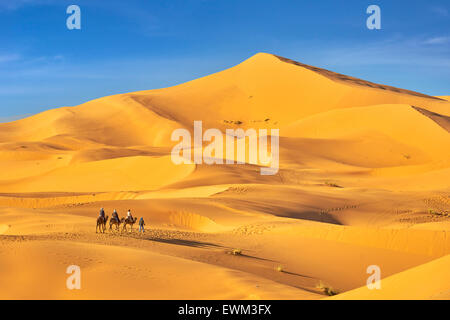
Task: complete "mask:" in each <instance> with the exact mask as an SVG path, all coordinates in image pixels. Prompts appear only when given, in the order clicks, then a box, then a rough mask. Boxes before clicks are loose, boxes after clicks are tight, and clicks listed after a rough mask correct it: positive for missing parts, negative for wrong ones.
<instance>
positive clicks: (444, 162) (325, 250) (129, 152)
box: [0, 53, 450, 299]
mask: <svg viewBox="0 0 450 320" xmlns="http://www.w3.org/2000/svg"><path fill="white" fill-rule="evenodd" d="M448 100H449V99H448V96H446V97H444V96H442V97H431V96H428V95H425V94H422V93H418V92H413V91H410V90H406V89H400V88H394V87H391V86H388V85H382V84H375V83H372V82H369V81H365V80H361V79H356V78H353V77H350V76H345V75H341V74H337V73H334V72H332V71H328V70H324V69H320V68H317V67H313V66H308V65H305V64H302V63H299V62H295V61H292V60H289V59H286V58H283V57H279V56H275V55H271V54H266V53H259V54H257V55H255V56H253V57H251V58H250V59H248V60H246V61H244V62H242V63H241V64H239V65H237V66H235V67H233V68H230V69H227V70H224V71H222V72H218V73H216V74H212V75H210V76H207V77H204V78H200V79H196V80H193V81H190V82H187V83H184V84H181V85H178V86H174V87H170V88H164V89H157V90H148V91H141V92H132V93H127V94H120V95H114V96H109V97H104V98H100V99H96V100H93V101H90V102H87V103H84V104H82V105H79V106H75V107H63V108H59V109H54V110H49V111H45V112H43V113H40V114H37V115H34V116H31V117H28V118H25V119H21V120H17V121H14V122H10V123H2V124H0V165H1V166H2V168H4V170H2V171H1V172H0V298H13V299H15V298H25V299H29V298H44V299H53V298H63V299H97V298H101V299H115V298H119V299H147V298H151V299H169V298H172V299H186V298H189V299H321V298H326V297H327V295H326V294H325V292H324V291H323V290H322V289H320V288H318V284H319V283H325V284H326V285H327V286H330V287H333V288H334V289H335V291H338V292H339V293H340V294H339V295H337V296H336V298H338V299H339V298H342V299H354V298H356V299H384V298H386V299H398V298H400V299H401V298H406V299H420V298H424V299H434V298H436V299H448V298H450V296H449V294H448V292H449V290H450V286H449V283H450V282H449V281H448V277H447V276H446V275H445V272H446V270H447V269H448V262H449V261H448V257H449V254H450V242H449V241H450V240H449V239H450V237H449V236H448V233H449V232H450V185H449V183H448V181H450V120H449V119H450V102H449V101H448ZM195 120H201V121H203V128H204V130H206V129H208V128H218V129H220V130H225V129H227V128H232V129H237V128H242V129H248V128H255V129H258V128H263V129H279V130H280V170H279V172H278V173H277V174H276V175H273V176H263V175H261V174H260V167H259V165H255V164H250V163H248V162H249V161H248V157H247V159H246V161H247V163H245V164H242V165H218V164H215V165H198V164H197V165H196V164H183V165H175V164H174V163H173V162H172V161H171V157H170V154H171V150H172V147H173V146H174V145H175V143H176V142H174V141H171V134H172V132H173V130H175V129H178V128H185V129H188V130H190V131H191V132H192V131H193V122H194V121H195ZM100 207H104V208H105V210H106V212H107V214H108V215H111V212H112V210H114V209H116V210H118V212H119V215H120V216H124V215H125V212H126V211H127V210H128V209H132V211H133V214H134V215H135V216H137V217H141V216H142V217H144V218H145V220H146V223H147V230H148V232H147V233H146V234H144V235H143V234H138V233H136V231H135V232H133V233H131V232H128V233H125V232H120V231H115V230H111V231H109V230H108V231H107V233H106V234H96V233H95V219H96V217H97V214H98V210H99V208H100ZM108 227H109V226H108ZM135 228H136V226H135ZM234 249H240V250H241V254H238V255H233V254H231V252H232V251H233V250H234ZM71 264H76V265H79V266H80V267H81V268H82V270H83V271H82V272H83V289H82V290H80V291H76V290H75V291H71V290H67V288H66V286H65V279H66V278H67V274H66V273H65V270H66V268H67V266H69V265H71ZM373 264H376V265H379V266H380V267H381V269H382V275H383V280H382V290H378V291H377V290H376V291H369V290H368V289H366V287H364V286H365V283H366V279H367V277H368V275H367V273H366V268H367V266H368V265H373ZM280 270H282V271H280ZM430 274H431V275H432V276H429V275H430ZM112 279H114V281H112ZM416 280H417V281H416Z"/></svg>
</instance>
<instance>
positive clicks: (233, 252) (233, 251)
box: [231, 249, 242, 256]
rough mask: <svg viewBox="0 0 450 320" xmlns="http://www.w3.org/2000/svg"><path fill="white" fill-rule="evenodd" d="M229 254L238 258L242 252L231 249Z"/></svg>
mask: <svg viewBox="0 0 450 320" xmlns="http://www.w3.org/2000/svg"><path fill="white" fill-rule="evenodd" d="M231 254H232V255H233V256H240V255H241V254H242V250H241V249H233V250H231Z"/></svg>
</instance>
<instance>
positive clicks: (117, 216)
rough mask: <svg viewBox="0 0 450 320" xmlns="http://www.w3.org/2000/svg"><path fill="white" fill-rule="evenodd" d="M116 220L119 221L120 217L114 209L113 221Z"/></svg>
mask: <svg viewBox="0 0 450 320" xmlns="http://www.w3.org/2000/svg"><path fill="white" fill-rule="evenodd" d="M113 219H115V220H116V221H119V215H118V214H117V211H116V209H114V212H113V213H112V215H111V220H113Z"/></svg>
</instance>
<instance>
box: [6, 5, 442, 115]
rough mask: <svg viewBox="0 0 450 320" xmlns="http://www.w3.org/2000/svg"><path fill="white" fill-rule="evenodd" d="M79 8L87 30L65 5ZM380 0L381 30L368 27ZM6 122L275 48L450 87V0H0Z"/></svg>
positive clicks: (398, 80) (430, 90)
mask: <svg viewBox="0 0 450 320" xmlns="http://www.w3.org/2000/svg"><path fill="white" fill-rule="evenodd" d="M71 4H76V5H79V6H80V8H81V20H82V22H81V23H82V29H81V30H68V29H67V27H66V19H67V17H68V16H69V15H68V14H66V9H67V7H68V6H69V5H71ZM371 4H376V5H379V6H380V8H381V19H382V29H381V30H369V29H367V28H366V19H367V17H368V15H367V14H366V9H367V7H368V6H369V5H371ZM0 30H1V31H0V121H9V120H12V119H15V118H17V117H20V116H23V115H29V114H33V113H37V112H40V111H43V110H46V109H50V108H56V107H60V106H72V105H77V104H80V103H83V102H86V101H89V100H92V99H95V98H98V97H102V96H106V95H111V94H117V93H123V92H130V91H138V90H148V89H154V88H161V87H167V86H171V85H175V84H179V83H182V82H185V81H188V80H192V79H194V78H198V77H201V76H205V75H208V74H210V73H213V72H217V71H220V70H222V69H225V68H228V67H231V66H233V65H236V64H238V63H240V62H241V61H243V60H245V59H247V58H249V57H250V56H252V55H253V54H255V53H257V52H269V53H275V54H278V55H282V56H285V57H288V58H291V59H294V60H298V61H301V62H304V63H307V64H311V65H314V66H318V67H323V68H328V69H331V70H333V71H336V72H340V73H344V74H348V75H352V76H355V77H359V78H363V79H366V80H370V81H374V82H379V83H383V84H388V85H393V86H398V87H402V88H406V89H410V90H416V91H420V92H423V93H426V94H430V95H450V2H449V1H448V0H429V1H406V0H395V1H393V0H371V1H364V0H347V1H338V0H320V1H310V0H295V1H283V0H273V1H272V0H270V1H269V0H258V1H255V0H170V1H169V0H161V1H159V0H141V1H138V0H127V1H123V0H120V1H118V0H108V1H106V0H71V1H66V0H0Z"/></svg>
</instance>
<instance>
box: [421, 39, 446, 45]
mask: <svg viewBox="0 0 450 320" xmlns="http://www.w3.org/2000/svg"><path fill="white" fill-rule="evenodd" d="M423 43H424V44H447V43H450V37H434V38H430V39H427V40H425V41H424V42H423Z"/></svg>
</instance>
